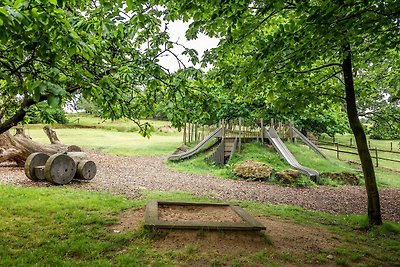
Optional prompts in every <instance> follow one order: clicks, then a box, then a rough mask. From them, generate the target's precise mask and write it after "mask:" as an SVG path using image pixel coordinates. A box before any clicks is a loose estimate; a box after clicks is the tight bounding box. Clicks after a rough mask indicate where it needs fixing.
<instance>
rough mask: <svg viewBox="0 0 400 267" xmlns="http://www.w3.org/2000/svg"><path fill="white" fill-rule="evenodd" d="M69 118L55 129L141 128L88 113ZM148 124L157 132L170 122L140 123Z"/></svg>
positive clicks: (127, 129)
mask: <svg viewBox="0 0 400 267" xmlns="http://www.w3.org/2000/svg"><path fill="white" fill-rule="evenodd" d="M66 116H67V118H68V123H67V124H55V125H53V127H54V128H98V129H105V130H111V131H118V132H137V131H139V127H138V126H137V124H136V123H134V122H133V121H131V120H128V119H119V120H115V121H112V120H105V119H102V118H99V117H95V116H93V115H90V114H87V113H75V114H66ZM146 122H147V123H148V124H150V125H151V126H152V127H153V130H154V131H155V132H156V131H157V130H158V129H159V128H160V127H169V126H171V123H170V122H169V121H161V120H152V119H143V120H140V123H146ZM43 126H44V124H32V125H29V128H36V129H41V128H42V127H43Z"/></svg>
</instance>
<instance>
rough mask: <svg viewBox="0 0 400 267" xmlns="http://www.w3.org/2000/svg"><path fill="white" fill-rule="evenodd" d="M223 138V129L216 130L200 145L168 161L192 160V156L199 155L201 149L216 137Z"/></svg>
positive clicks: (175, 155)
mask: <svg viewBox="0 0 400 267" xmlns="http://www.w3.org/2000/svg"><path fill="white" fill-rule="evenodd" d="M221 136H222V127H219V128H217V129H215V130H214V131H213V132H212V133H210V134H209V135H208V136H207V137H206V138H204V139H203V140H202V141H201V142H200V143H198V144H197V145H196V146H195V147H194V148H192V149H190V150H188V151H186V152H183V153H179V154H173V155H171V156H169V157H168V160H171V161H176V160H183V159H187V158H190V157H191V156H193V155H195V154H197V153H199V152H200V151H201V149H202V148H203V147H204V146H205V145H206V144H207V143H208V142H209V141H210V140H211V139H213V138H214V137H221Z"/></svg>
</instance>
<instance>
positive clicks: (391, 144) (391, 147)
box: [390, 142, 393, 151]
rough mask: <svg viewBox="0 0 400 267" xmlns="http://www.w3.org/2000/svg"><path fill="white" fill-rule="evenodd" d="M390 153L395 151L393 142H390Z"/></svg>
mask: <svg viewBox="0 0 400 267" xmlns="http://www.w3.org/2000/svg"><path fill="white" fill-rule="evenodd" d="M390 151H393V142H390Z"/></svg>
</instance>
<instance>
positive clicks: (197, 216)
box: [158, 205, 244, 223]
mask: <svg viewBox="0 0 400 267" xmlns="http://www.w3.org/2000/svg"><path fill="white" fill-rule="evenodd" d="M158 214H159V219H160V220H163V221H203V222H209V221H213V222H235V223H244V221H243V220H242V218H240V217H239V216H238V215H237V214H236V212H234V211H233V210H232V209H231V208H230V207H229V206H214V207H212V206H178V205H160V206H159V207H158Z"/></svg>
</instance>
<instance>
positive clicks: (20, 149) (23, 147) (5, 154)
mask: <svg viewBox="0 0 400 267" xmlns="http://www.w3.org/2000/svg"><path fill="white" fill-rule="evenodd" d="M45 128H47V129H48V130H49V129H50V127H49V126H47V127H46V126H45ZM50 130H51V129H50ZM45 131H46V130H45ZM51 131H53V130H51ZM53 132H54V131H53ZM54 133H55V132H54ZM55 136H56V135H55ZM52 138H54V136H53V137H52ZM49 139H50V141H51V142H52V144H47V145H46V144H40V143H37V142H35V141H33V140H32V139H31V138H30V137H29V136H28V135H26V134H25V132H24V131H23V128H17V130H16V134H15V135H11V134H10V132H5V133H3V134H0V163H1V162H6V161H14V162H16V163H17V164H18V165H19V166H24V163H25V161H26V159H27V158H28V156H29V155H30V154H32V153H35V152H42V153H45V154H48V155H52V154H55V153H60V152H61V153H63V152H66V151H82V150H81V149H80V148H79V147H78V146H75V145H64V144H61V143H60V142H58V143H57V142H56V139H53V140H52V139H51V138H50V137H49ZM57 140H58V138H57Z"/></svg>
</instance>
